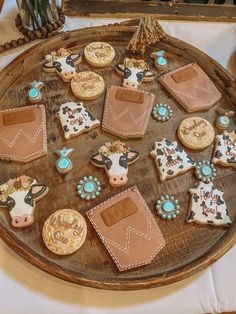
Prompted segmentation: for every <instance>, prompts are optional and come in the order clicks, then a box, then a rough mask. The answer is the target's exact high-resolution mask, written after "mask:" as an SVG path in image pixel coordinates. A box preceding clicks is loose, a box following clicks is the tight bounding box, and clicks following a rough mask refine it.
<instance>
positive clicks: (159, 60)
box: [156, 57, 167, 65]
mask: <svg viewBox="0 0 236 314" xmlns="http://www.w3.org/2000/svg"><path fill="white" fill-rule="evenodd" d="M156 61H157V64H159V65H166V64H167V61H166V59H165V58H163V57H158V58H157V60H156Z"/></svg>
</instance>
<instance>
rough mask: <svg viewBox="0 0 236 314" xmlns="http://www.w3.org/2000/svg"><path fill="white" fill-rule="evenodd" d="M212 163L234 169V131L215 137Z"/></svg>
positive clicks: (235, 165) (235, 145) (235, 164)
mask: <svg viewBox="0 0 236 314" xmlns="http://www.w3.org/2000/svg"><path fill="white" fill-rule="evenodd" d="M212 162H213V163H214V164H220V165H222V166H228V167H233V168H236V130H234V131H232V132H227V131H224V132H223V133H222V134H220V135H217V136H216V145H215V150H214V153H213V158H212Z"/></svg>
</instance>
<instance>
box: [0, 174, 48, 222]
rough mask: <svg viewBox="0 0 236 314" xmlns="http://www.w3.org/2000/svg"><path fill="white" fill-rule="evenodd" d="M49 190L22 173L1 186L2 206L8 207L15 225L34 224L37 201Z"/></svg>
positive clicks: (0, 200) (0, 197) (0, 201)
mask: <svg viewBox="0 0 236 314" xmlns="http://www.w3.org/2000/svg"><path fill="white" fill-rule="evenodd" d="M47 192H48V187H47V186H45V185H39V184H38V183H37V181H36V180H35V179H33V178H31V177H28V176H25V175H22V176H20V177H18V178H15V179H10V180H8V181H7V182H6V183H5V184H2V185H1V186H0V207H6V208H7V209H8V211H9V214H10V216H11V219H12V220H11V223H12V226H13V227H16V228H24V227H28V226H30V225H32V224H33V222H34V210H35V203H36V201H38V200H39V199H41V198H42V197H44V195H46V194H47Z"/></svg>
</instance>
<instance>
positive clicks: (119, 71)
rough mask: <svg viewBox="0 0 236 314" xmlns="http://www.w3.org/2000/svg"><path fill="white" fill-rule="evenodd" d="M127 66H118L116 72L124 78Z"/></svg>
mask: <svg viewBox="0 0 236 314" xmlns="http://www.w3.org/2000/svg"><path fill="white" fill-rule="evenodd" d="M124 71H125V66H124V65H123V64H117V65H116V72H117V73H118V74H120V75H122V76H124Z"/></svg>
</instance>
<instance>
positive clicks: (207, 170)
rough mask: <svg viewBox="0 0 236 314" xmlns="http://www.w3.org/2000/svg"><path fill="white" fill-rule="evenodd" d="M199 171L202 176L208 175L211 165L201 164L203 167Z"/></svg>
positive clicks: (210, 171)
mask: <svg viewBox="0 0 236 314" xmlns="http://www.w3.org/2000/svg"><path fill="white" fill-rule="evenodd" d="M201 173H202V174H203V175H204V176H209V175H210V174H211V173H212V170H211V167H209V166H203V167H202V168H201Z"/></svg>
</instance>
